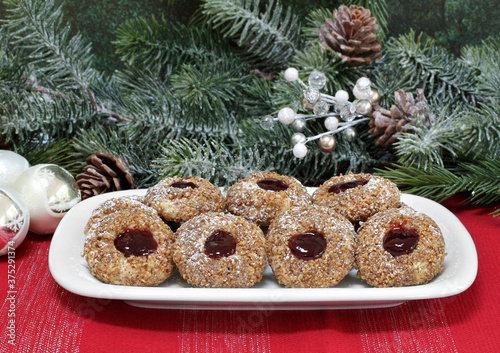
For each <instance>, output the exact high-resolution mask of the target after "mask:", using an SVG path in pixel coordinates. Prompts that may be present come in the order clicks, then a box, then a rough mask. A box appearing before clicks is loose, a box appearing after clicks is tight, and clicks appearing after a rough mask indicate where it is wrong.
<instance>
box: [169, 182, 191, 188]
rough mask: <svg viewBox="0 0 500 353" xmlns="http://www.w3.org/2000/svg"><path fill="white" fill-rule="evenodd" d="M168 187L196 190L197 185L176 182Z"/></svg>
mask: <svg viewBox="0 0 500 353" xmlns="http://www.w3.org/2000/svg"><path fill="white" fill-rule="evenodd" d="M170 186H171V187H173V188H177V189H186V188H191V189H196V188H197V187H198V185H196V184H195V183H192V182H190V181H176V182H175V183H172V184H170Z"/></svg>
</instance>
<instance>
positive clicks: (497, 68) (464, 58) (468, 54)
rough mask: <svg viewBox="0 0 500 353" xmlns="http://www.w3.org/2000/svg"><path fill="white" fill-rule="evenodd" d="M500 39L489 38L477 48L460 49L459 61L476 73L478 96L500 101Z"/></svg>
mask: <svg viewBox="0 0 500 353" xmlns="http://www.w3.org/2000/svg"><path fill="white" fill-rule="evenodd" d="M499 56H500V38H498V37H497V38H489V39H487V40H485V41H483V42H482V43H481V45H478V46H466V47H464V48H462V52H461V56H460V61H461V62H462V63H463V64H464V65H467V66H469V67H470V68H471V69H472V70H474V71H475V72H477V73H478V78H477V85H476V88H477V90H478V94H480V95H484V96H486V97H492V98H493V99H496V100H497V101H498V100H500V91H499V89H498V87H500V61H499V59H498V57H499Z"/></svg>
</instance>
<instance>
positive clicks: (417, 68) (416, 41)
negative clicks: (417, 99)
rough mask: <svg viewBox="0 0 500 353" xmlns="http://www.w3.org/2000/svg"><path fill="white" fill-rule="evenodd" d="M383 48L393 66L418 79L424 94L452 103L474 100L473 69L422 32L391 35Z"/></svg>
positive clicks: (474, 79) (413, 79) (472, 101)
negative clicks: (394, 64)
mask: <svg viewBox="0 0 500 353" xmlns="http://www.w3.org/2000/svg"><path fill="white" fill-rule="evenodd" d="M386 48H387V54H388V55H389V56H390V57H391V59H393V60H395V61H396V62H397V65H400V66H401V67H402V68H403V69H405V70H407V71H408V72H411V73H412V76H411V80H412V81H414V82H418V83H417V84H416V86H417V87H420V88H423V89H424V90H425V94H426V96H427V97H433V98H435V99H436V100H440V101H441V102H442V104H443V105H446V104H450V105H452V106H453V105H454V104H457V103H459V102H462V103H466V104H473V105H474V104H475V103H476V102H477V101H478V97H477V96H476V94H475V88H474V86H475V85H476V83H477V76H476V74H475V73H474V71H473V70H471V69H470V68H469V67H468V66H466V65H464V64H462V63H461V62H459V61H458V60H456V59H455V58H453V57H452V56H451V55H450V54H448V53H447V52H446V51H445V50H444V49H442V48H439V47H437V46H436V45H435V42H434V40H432V39H430V38H425V37H424V36H423V34H420V35H419V36H418V37H416V34H415V32H413V31H411V32H410V33H409V34H408V35H405V36H400V37H399V38H398V39H394V38H391V40H389V41H388V43H387V44H386Z"/></svg>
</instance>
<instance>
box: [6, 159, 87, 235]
mask: <svg viewBox="0 0 500 353" xmlns="http://www.w3.org/2000/svg"><path fill="white" fill-rule="evenodd" d="M13 188H14V189H15V190H16V191H17V192H18V193H19V195H20V196H21V198H22V199H23V201H24V202H25V203H26V205H27V206H28V209H29V212H30V228H29V230H30V231H32V232H33V233H37V234H51V233H53V232H54V231H55V230H56V228H57V225H58V224H59V222H60V221H61V219H62V217H63V216H64V215H65V214H66V213H67V212H68V211H69V210H70V209H71V207H73V206H74V205H76V204H77V203H78V202H80V200H81V196H80V190H79V189H78V186H77V185H76V181H75V178H73V176H72V175H71V174H70V173H69V172H68V171H67V170H65V169H64V168H61V167H59V166H58V165H55V164H39V165H35V166H33V167H31V168H29V169H27V170H25V171H24V172H23V173H22V174H21V175H20V176H19V178H18V179H17V181H16V182H15V184H14V187H13Z"/></svg>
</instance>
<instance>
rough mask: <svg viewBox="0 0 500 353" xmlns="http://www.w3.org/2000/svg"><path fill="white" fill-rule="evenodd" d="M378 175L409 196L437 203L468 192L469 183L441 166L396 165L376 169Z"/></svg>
mask: <svg viewBox="0 0 500 353" xmlns="http://www.w3.org/2000/svg"><path fill="white" fill-rule="evenodd" d="M376 173H377V174H378V175H380V176H382V177H384V178H388V179H390V180H392V181H393V182H395V183H396V184H397V185H398V187H399V188H401V189H402V190H403V191H404V192H407V193H409V194H415V195H420V196H423V197H427V198H430V199H434V200H436V201H437V202H441V201H443V200H445V199H446V198H448V197H450V196H452V195H454V194H456V193H458V192H463V191H467V189H468V184H469V182H468V181H466V180H464V179H463V178H461V177H459V176H457V175H455V174H454V173H452V172H451V171H449V170H448V169H446V168H445V167H443V166H440V165H431V166H428V167H427V169H426V170H422V169H420V168H416V167H411V166H403V165H394V166H392V167H391V168H387V169H376Z"/></svg>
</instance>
